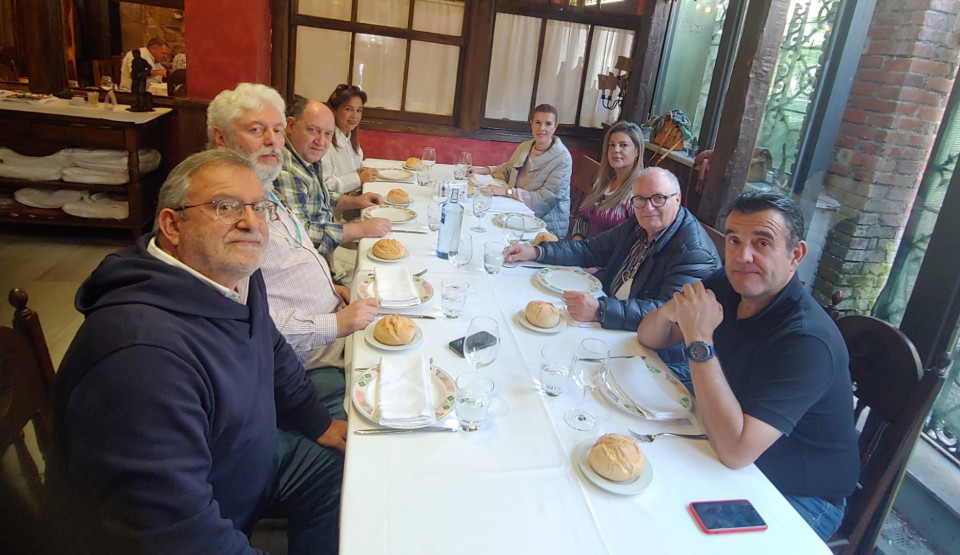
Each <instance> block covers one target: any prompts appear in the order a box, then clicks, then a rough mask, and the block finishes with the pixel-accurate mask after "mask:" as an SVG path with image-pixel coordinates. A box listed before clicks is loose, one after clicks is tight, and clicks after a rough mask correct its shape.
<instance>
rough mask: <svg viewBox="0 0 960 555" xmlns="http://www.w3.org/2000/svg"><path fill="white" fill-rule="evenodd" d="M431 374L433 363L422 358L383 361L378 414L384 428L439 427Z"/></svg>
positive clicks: (389, 358)
mask: <svg viewBox="0 0 960 555" xmlns="http://www.w3.org/2000/svg"><path fill="white" fill-rule="evenodd" d="M430 374H431V370H430V363H429V362H427V361H426V360H425V359H424V357H423V354H414V355H388V356H384V357H382V358H381V359H380V379H379V380H378V381H377V383H378V386H377V413H378V414H379V422H380V424H381V425H382V426H388V427H392V428H419V427H421V426H428V425H430V424H434V423H436V421H437V417H436V414H435V412H434V408H433V378H432V377H431V375H430Z"/></svg>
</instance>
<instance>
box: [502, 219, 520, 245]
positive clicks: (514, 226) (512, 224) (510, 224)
mask: <svg viewBox="0 0 960 555" xmlns="http://www.w3.org/2000/svg"><path fill="white" fill-rule="evenodd" d="M524 223H525V222H524V220H523V216H521V215H520V214H507V215H506V216H505V217H504V219H503V228H504V229H506V230H507V232H506V233H505V236H506V239H507V242H508V243H510V244H511V245H512V244H514V243H519V242H520V241H523V228H524Z"/></svg>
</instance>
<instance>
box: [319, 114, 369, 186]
mask: <svg viewBox="0 0 960 555" xmlns="http://www.w3.org/2000/svg"><path fill="white" fill-rule="evenodd" d="M334 134H335V136H336V138H337V144H338V145H340V146H336V147H335V146H333V143H330V148H328V149H327V152H326V154H324V155H323V158H321V159H320V167H321V169H322V170H323V184H324V185H326V186H327V190H329V191H335V192H337V193H341V194H343V193H349V192H350V191H355V190H357V189H359V188H360V185H361V183H360V174H358V173H357V170H359V169H360V166H362V165H363V149H362V148H359V147H358V150H359V152H354V151H353V146H352V145H351V144H350V137H348V136H346V135H344V134H343V131H340V128H339V127H336V129H335V130H334Z"/></svg>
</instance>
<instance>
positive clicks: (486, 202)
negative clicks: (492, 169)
mask: <svg viewBox="0 0 960 555" xmlns="http://www.w3.org/2000/svg"><path fill="white" fill-rule="evenodd" d="M492 204H493V191H491V190H490V187H478V188H477V192H476V194H474V195H473V215H474V216H476V217H477V225H475V226H473V227H471V228H470V230H471V231H477V232H479V233H486V231H487V228H485V227H483V215H484V214H486V213H487V210H490V205H492Z"/></svg>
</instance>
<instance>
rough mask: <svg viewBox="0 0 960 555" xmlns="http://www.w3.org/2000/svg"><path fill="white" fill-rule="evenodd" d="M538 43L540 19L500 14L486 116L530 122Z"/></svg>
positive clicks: (494, 36) (489, 81) (491, 65)
mask: <svg viewBox="0 0 960 555" xmlns="http://www.w3.org/2000/svg"><path fill="white" fill-rule="evenodd" d="M539 41H540V20H539V19H536V18H533V17H525V16H521V15H513V14H505V13H498V14H497V20H496V22H495V23H494V31H493V52H492V53H491V56H490V75H489V80H488V84H487V105H486V112H485V114H484V115H485V116H486V117H488V118H491V119H508V120H514V121H526V120H527V118H528V117H529V114H528V113H527V112H529V111H530V98H531V97H532V96H533V77H534V75H533V74H534V70H535V69H536V66H537V59H536V56H537V45H538V44H539Z"/></svg>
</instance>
